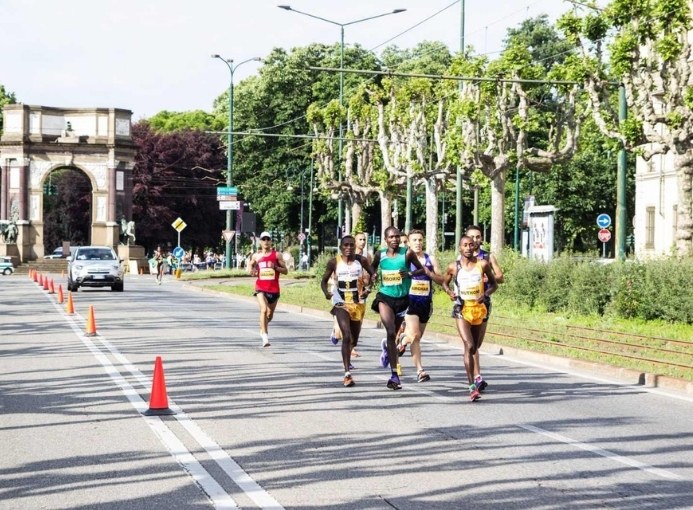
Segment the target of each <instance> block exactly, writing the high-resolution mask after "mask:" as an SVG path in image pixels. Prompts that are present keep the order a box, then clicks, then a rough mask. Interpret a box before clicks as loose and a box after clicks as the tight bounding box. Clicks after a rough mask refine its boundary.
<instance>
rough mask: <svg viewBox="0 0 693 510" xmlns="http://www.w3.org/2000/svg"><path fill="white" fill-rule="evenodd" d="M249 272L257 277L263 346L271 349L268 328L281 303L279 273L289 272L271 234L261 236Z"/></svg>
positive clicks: (256, 285)
mask: <svg viewBox="0 0 693 510" xmlns="http://www.w3.org/2000/svg"><path fill="white" fill-rule="evenodd" d="M248 272H249V273H250V275H251V276H257V280H256V281H255V296H256V297H257V302H258V304H259V305H260V336H261V337H262V346H263V347H269V346H270V341H269V334H268V326H269V323H270V321H271V320H272V317H273V316H274V310H275V308H277V303H278V302H279V273H281V274H287V273H288V272H289V271H288V270H287V269H286V265H285V264H284V259H283V258H282V257H278V256H277V252H276V251H275V250H274V248H272V235H271V234H270V233H269V232H263V233H262V234H260V250H259V251H258V252H256V253H254V254H253V256H252V258H251V259H250V263H249V264H248Z"/></svg>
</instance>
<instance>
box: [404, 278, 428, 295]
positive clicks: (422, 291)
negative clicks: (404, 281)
mask: <svg viewBox="0 0 693 510" xmlns="http://www.w3.org/2000/svg"><path fill="white" fill-rule="evenodd" d="M430 291H431V282H429V281H428V280H412V281H411V287H410V288H409V294H411V295H412V296H428V294H429V293H430Z"/></svg>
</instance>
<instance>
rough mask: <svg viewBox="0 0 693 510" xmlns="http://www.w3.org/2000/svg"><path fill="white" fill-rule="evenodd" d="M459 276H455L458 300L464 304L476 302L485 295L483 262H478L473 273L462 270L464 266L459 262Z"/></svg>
mask: <svg viewBox="0 0 693 510" xmlns="http://www.w3.org/2000/svg"><path fill="white" fill-rule="evenodd" d="M456 264H457V274H456V275H455V287H457V300H458V301H459V302H460V303H462V302H464V301H473V302H474V303H476V300H477V299H478V298H479V297H480V296H482V295H483V294H484V281H483V278H482V276H483V270H482V269H481V261H480V260H477V261H476V264H475V265H474V267H473V268H472V270H471V271H467V270H465V269H464V268H462V264H460V261H459V260H458V261H457V262H456Z"/></svg>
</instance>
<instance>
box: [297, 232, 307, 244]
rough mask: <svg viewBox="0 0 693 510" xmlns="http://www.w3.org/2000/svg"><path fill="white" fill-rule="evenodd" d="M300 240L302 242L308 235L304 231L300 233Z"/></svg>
mask: <svg viewBox="0 0 693 510" xmlns="http://www.w3.org/2000/svg"><path fill="white" fill-rule="evenodd" d="M298 240H299V241H301V242H303V241H305V240H306V235H305V234H304V233H303V232H301V233H300V234H298Z"/></svg>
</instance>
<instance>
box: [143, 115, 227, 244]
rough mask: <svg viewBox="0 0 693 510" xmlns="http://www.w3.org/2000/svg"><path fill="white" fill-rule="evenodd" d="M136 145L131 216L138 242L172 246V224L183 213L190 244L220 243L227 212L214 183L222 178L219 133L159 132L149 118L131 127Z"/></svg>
mask: <svg viewBox="0 0 693 510" xmlns="http://www.w3.org/2000/svg"><path fill="white" fill-rule="evenodd" d="M132 138H133V142H134V143H135V145H136V147H137V155H136V156H135V166H134V168H133V181H134V182H133V218H134V220H135V221H136V222H137V241H138V244H142V245H143V246H145V247H146V248H148V249H153V248H154V247H155V246H156V245H157V244H159V243H163V244H169V245H172V244H173V243H174V242H175V240H176V232H175V231H174V230H173V229H172V228H171V223H172V222H173V220H175V219H176V218H177V217H179V216H180V217H181V218H183V219H184V220H185V222H186V223H187V224H188V225H189V227H188V229H187V230H186V231H185V234H184V236H183V237H184V239H185V244H186V245H192V246H193V247H194V248H203V247H208V246H214V247H217V246H219V245H220V239H221V231H222V229H223V221H224V216H223V214H221V213H220V211H219V205H218V202H217V200H216V188H217V185H218V183H219V182H222V170H221V169H224V168H225V167H226V156H225V155H224V149H223V145H222V143H221V141H220V140H219V137H218V136H215V135H212V134H207V133H204V132H201V131H193V130H184V131H176V132H173V133H155V132H153V131H152V129H151V127H150V125H149V123H148V122H147V121H141V122H138V123H137V124H135V125H134V126H133V129H132Z"/></svg>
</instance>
